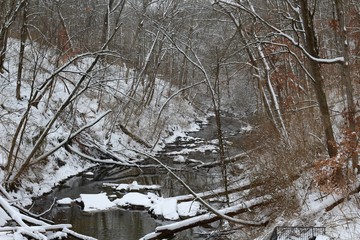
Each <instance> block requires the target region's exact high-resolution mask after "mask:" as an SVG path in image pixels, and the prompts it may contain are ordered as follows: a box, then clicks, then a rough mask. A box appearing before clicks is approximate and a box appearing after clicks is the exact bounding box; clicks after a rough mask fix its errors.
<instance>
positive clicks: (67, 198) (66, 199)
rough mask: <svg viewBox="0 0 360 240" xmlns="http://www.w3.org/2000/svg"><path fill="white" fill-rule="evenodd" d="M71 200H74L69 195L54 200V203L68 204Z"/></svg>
mask: <svg viewBox="0 0 360 240" xmlns="http://www.w3.org/2000/svg"><path fill="white" fill-rule="evenodd" d="M73 202H74V200H73V199H71V198H69V197H66V198H62V199H59V200H57V201H56V203H57V204H60V205H70V204H71V203H73Z"/></svg>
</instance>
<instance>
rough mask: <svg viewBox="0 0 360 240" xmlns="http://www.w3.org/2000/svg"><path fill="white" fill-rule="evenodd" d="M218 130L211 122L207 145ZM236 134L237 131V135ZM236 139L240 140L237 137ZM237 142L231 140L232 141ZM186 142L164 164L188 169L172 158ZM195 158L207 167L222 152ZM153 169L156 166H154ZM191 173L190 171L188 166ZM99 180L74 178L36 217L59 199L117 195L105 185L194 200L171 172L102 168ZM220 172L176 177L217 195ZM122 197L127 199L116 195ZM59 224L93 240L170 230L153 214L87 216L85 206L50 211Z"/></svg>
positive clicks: (194, 235) (190, 234) (42, 203)
mask: <svg viewBox="0 0 360 240" xmlns="http://www.w3.org/2000/svg"><path fill="white" fill-rule="evenodd" d="M230 123H231V122H226V126H227V127H226V130H227V131H228V132H234V131H238V130H237V129H239V128H240V125H241V124H240V125H234V124H232V125H231V124H230ZM214 129H215V125H214V124H213V123H211V122H210V125H209V126H207V127H206V128H205V130H203V131H201V132H198V133H196V134H195V135H198V136H201V137H202V138H204V139H206V140H212V139H214V138H215V133H216V131H215V130H214ZM234 129H235V130H234ZM231 136H232V138H234V135H231ZM232 138H231V139H230V138H229V135H228V139H230V140H232ZM187 147H188V146H187V145H186V143H184V142H179V143H177V144H172V145H171V146H168V148H167V149H165V150H164V152H163V154H162V155H161V156H159V157H160V158H161V160H162V161H163V162H164V163H165V164H167V165H172V166H173V167H176V168H185V167H186V165H184V164H174V163H173V162H172V159H171V158H169V157H168V156H167V154H166V153H167V152H170V151H177V150H179V149H183V148H187ZM232 151H234V153H238V152H239V149H232ZM188 157H189V158H192V159H198V160H201V161H203V162H210V161H214V160H216V159H217V157H218V156H217V153H216V152H205V153H203V152H195V153H191V154H189V155H188ZM152 163H153V162H152ZM187 167H188V166H187ZM92 171H93V172H94V174H95V175H94V177H93V178H91V179H89V178H86V177H83V176H81V175H79V176H74V177H72V178H70V179H68V180H66V181H64V183H63V184H61V185H60V186H59V187H57V188H55V189H54V191H52V192H51V193H49V194H47V195H44V196H42V197H40V198H38V199H37V200H36V202H35V203H36V204H35V208H34V209H35V210H36V212H42V211H44V210H45V209H46V208H48V207H49V206H50V204H51V202H52V201H53V199H54V198H57V199H61V198H65V197H70V198H73V199H76V198H78V197H79V196H80V194H81V193H87V194H94V193H100V192H103V191H108V192H109V194H113V192H112V190H111V189H104V188H103V186H102V185H103V183H119V184H120V183H132V182H133V181H137V182H138V183H139V184H142V185H153V184H157V185H160V186H161V191H160V192H159V193H158V194H159V195H161V196H163V197H171V196H177V195H183V194H189V193H188V191H187V190H186V189H185V188H184V187H183V186H182V185H181V184H179V182H178V181H177V180H175V179H174V178H173V177H172V176H171V175H170V174H169V173H168V172H166V171H165V170H164V169H161V168H148V169H142V170H140V169H138V168H124V167H114V166H101V167H95V168H94V169H92ZM220 172H221V171H220V170H219V169H217V168H213V169H209V170H208V169H201V170H195V169H191V168H189V167H188V168H187V170H185V171H176V174H177V175H178V176H179V177H180V178H181V179H183V180H184V181H185V182H186V183H187V184H188V185H189V186H190V187H191V188H192V189H193V190H194V191H195V192H203V191H208V190H213V189H216V188H217V187H220V186H221V182H220V179H221V176H220ZM116 194H117V196H118V197H121V196H122V194H121V193H116ZM45 217H48V218H50V219H52V220H53V221H55V222H56V223H70V224H72V226H73V228H72V230H74V231H76V232H79V233H82V234H85V235H89V236H93V237H95V238H97V239H100V240H113V239H118V240H122V239H124V240H133V239H139V238H140V237H142V236H144V235H146V234H147V233H149V232H152V231H154V229H155V227H156V226H158V225H162V224H166V222H163V221H160V220H155V219H153V218H152V217H151V216H150V214H148V212H147V211H126V210H122V209H116V210H111V211H105V212H96V213H85V212H82V211H81V209H80V206H78V205H74V206H71V207H61V206H57V207H55V208H53V209H52V211H50V212H49V213H48V214H47V216H45ZM203 232H206V230H204V229H203V228H201V227H196V228H193V229H190V230H188V231H184V232H181V233H179V234H177V237H176V239H182V240H185V239H206V235H202V233H203Z"/></svg>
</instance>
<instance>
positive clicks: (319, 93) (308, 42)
mask: <svg viewBox="0 0 360 240" xmlns="http://www.w3.org/2000/svg"><path fill="white" fill-rule="evenodd" d="M300 5H301V16H302V18H303V22H304V32H305V38H306V39H305V49H306V51H307V52H308V53H309V54H310V55H311V56H313V57H315V58H319V50H318V46H317V39H316V35H315V29H314V28H315V27H314V22H313V17H314V16H313V14H312V13H311V12H310V10H309V8H308V1H307V0H301V1H300ZM310 72H311V74H312V77H313V79H314V81H313V85H314V89H315V94H316V98H317V101H318V104H319V108H320V115H321V121H322V124H323V127H324V132H325V139H326V146H327V150H328V154H329V156H330V157H335V156H336V155H337V146H336V142H335V138H334V132H333V129H332V123H331V119H330V111H329V105H328V103H327V99H326V93H325V91H324V79H323V77H322V75H321V63H319V62H318V61H316V60H313V59H310Z"/></svg>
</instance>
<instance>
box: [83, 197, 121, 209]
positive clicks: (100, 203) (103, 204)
mask: <svg viewBox="0 0 360 240" xmlns="http://www.w3.org/2000/svg"><path fill="white" fill-rule="evenodd" d="M80 199H81V201H82V202H83V204H84V211H85V212H92V211H103V210H107V209H110V208H112V207H115V206H116V205H115V203H113V202H111V201H110V200H109V198H108V197H107V196H106V193H99V194H80Z"/></svg>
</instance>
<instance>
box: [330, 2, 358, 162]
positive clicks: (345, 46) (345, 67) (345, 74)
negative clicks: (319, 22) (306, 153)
mask: <svg viewBox="0 0 360 240" xmlns="http://www.w3.org/2000/svg"><path fill="white" fill-rule="evenodd" d="M335 7H336V12H337V17H338V22H339V32H340V36H339V37H340V44H339V47H340V49H341V54H342V55H343V57H344V62H343V64H342V81H343V84H344V86H345V92H346V104H347V122H348V127H349V129H350V131H351V132H355V131H356V121H355V113H356V106H355V101H354V88H353V84H352V81H351V75H350V66H349V65H350V49H349V43H348V38H347V29H346V22H345V11H344V5H343V1H342V0H335ZM350 138H351V139H350V141H351V144H352V145H353V146H356V145H357V137H356V134H351V136H350ZM351 158H352V165H353V168H358V165H359V162H358V158H359V156H358V154H357V152H356V150H355V151H354V152H353V154H352V156H351Z"/></svg>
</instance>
